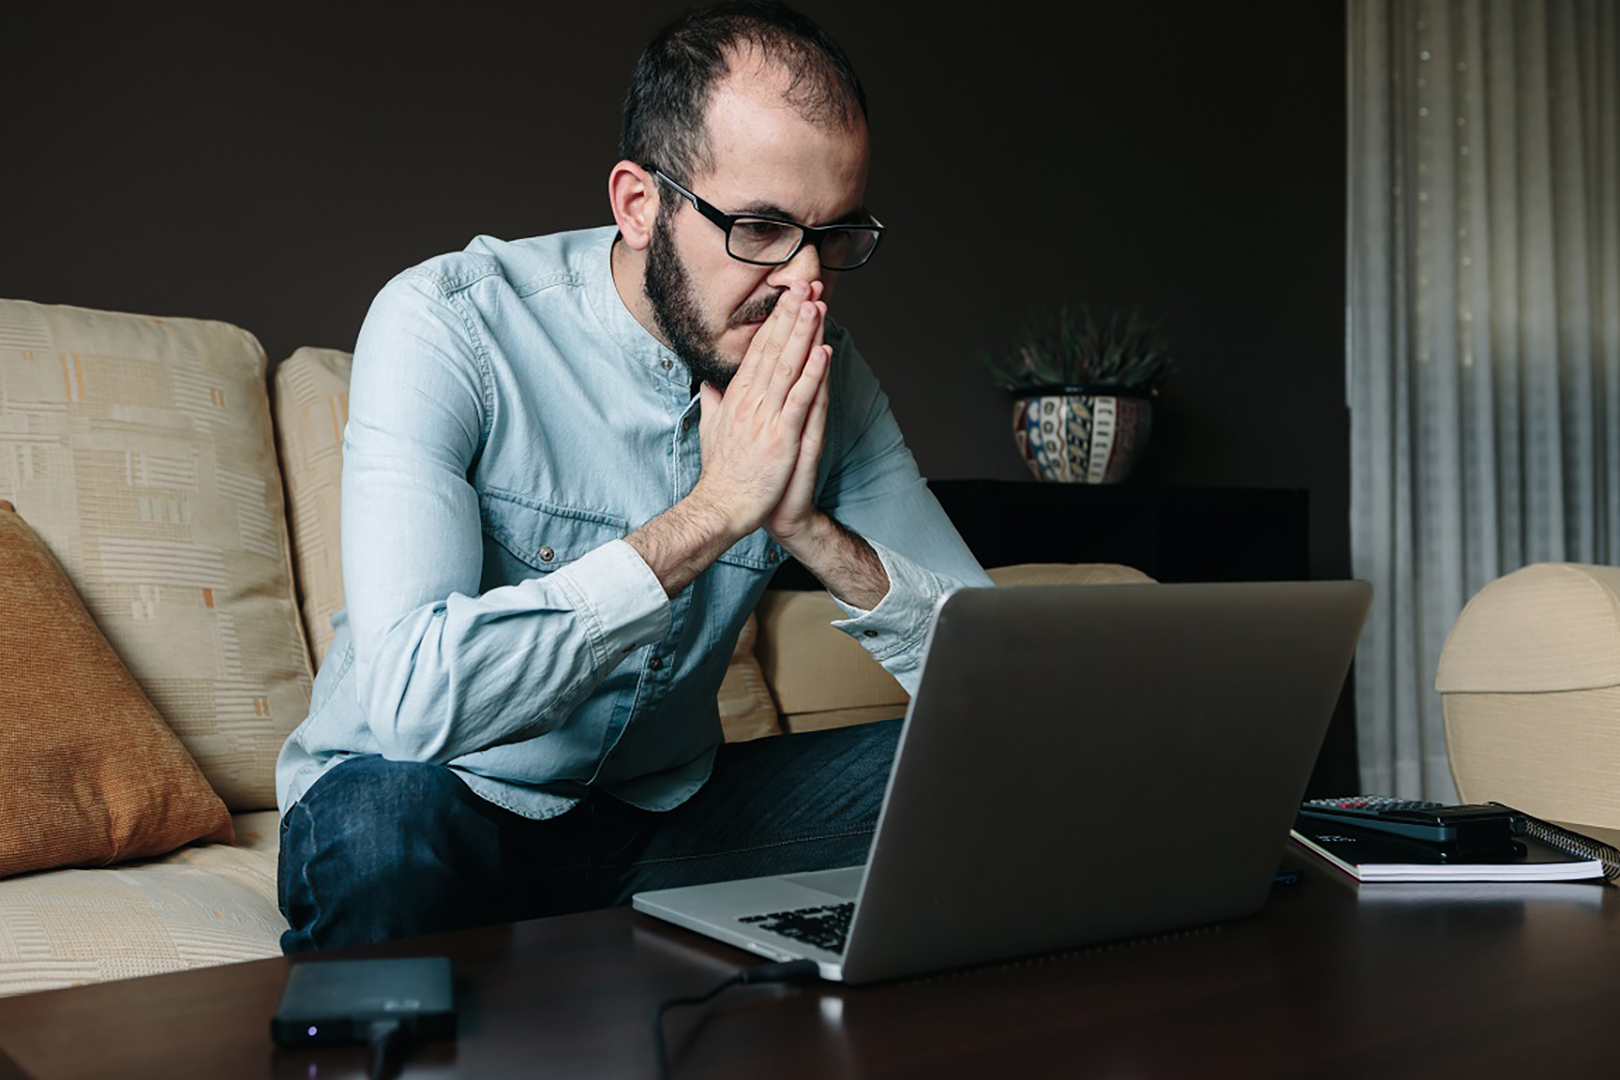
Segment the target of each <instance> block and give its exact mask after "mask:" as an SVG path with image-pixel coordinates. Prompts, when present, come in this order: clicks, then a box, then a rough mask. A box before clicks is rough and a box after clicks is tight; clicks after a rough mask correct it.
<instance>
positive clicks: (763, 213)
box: [732, 202, 872, 226]
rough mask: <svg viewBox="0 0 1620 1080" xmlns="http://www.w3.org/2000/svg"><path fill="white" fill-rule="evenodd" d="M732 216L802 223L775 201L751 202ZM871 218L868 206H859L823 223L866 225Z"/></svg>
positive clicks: (735, 211)
mask: <svg viewBox="0 0 1620 1080" xmlns="http://www.w3.org/2000/svg"><path fill="white" fill-rule="evenodd" d="M732 216H733V217H764V218H775V219H776V220H777V221H791V222H793V223H794V224H795V225H798V224H802V222H800V221H799V219H798V218H796V217H794V216H793V215H792V214H790V213H788V212H787V211H786V210H784V209H782V208H781V207H780V206H777V205H776V204H775V203H769V202H752V203H749V204H748V205H747V206H745V207H743V208H742V209H741V210H734V211H732ZM871 220H872V215H871V214H870V213H868V212H867V209H866V207H864V206H859V207H856V208H855V209H854V210H851V211H850V212H849V213H847V214H845V215H843V216H842V217H839V218H834V219H833V220H832V221H828V222H824V223H823V225H824V226H825V225H865V224H867V223H868V222H870V221H871Z"/></svg>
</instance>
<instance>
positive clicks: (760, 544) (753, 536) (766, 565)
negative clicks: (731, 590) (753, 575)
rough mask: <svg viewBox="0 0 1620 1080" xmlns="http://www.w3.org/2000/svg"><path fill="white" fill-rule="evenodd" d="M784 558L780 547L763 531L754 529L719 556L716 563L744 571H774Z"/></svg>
mask: <svg viewBox="0 0 1620 1080" xmlns="http://www.w3.org/2000/svg"><path fill="white" fill-rule="evenodd" d="M783 557H784V554H783V551H782V546H781V545H780V544H778V543H777V542H776V541H775V540H772V539H771V535H770V533H768V532H766V531H765V530H764V529H756V530H755V531H754V532H751V533H749V534H748V535H747V536H745V537H743V538H742V539H741V540H739V541H737V542H736V543H735V544H733V545H732V546H731V548H730V549H729V550H728V551H726V552H725V554H723V555H721V556H720V558H719V559H717V560H716V561H717V562H722V563H726V564H728V565H731V566H740V567H742V568H744V569H746V570H769V571H774V570H775V569H776V567H777V565H778V564H779V563H781V561H782V559H783Z"/></svg>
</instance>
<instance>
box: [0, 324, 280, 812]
mask: <svg viewBox="0 0 1620 1080" xmlns="http://www.w3.org/2000/svg"><path fill="white" fill-rule="evenodd" d="M0 499H6V500H9V501H10V502H12V503H14V504H15V505H16V507H17V510H18V512H19V514H20V515H21V516H22V518H23V519H24V520H25V521H27V522H28V524H29V525H30V526H31V527H32V528H33V530H34V532H35V533H36V534H37V535H38V536H39V537H40V538H41V539H43V540H44V542H45V544H46V545H47V546H48V547H49V548H50V550H51V552H52V554H53V555H55V557H56V559H57V561H58V562H60V563H61V564H62V566H63V567H64V569H65V570H66V571H67V573H68V576H69V578H70V579H71V580H72V582H73V585H74V587H75V588H76V589H77V590H78V592H79V594H80V596H81V597H82V599H83V600H84V602H85V606H86V607H87V608H88V609H89V611H90V613H91V615H92V616H93V617H94V619H95V621H96V624H97V625H98V626H99V627H100V629H101V631H102V633H103V634H105V635H106V637H107V639H108V640H109V641H110V642H111V643H112V644H113V647H114V648H115V649H116V651H117V653H118V655H119V656H120V657H121V658H122V659H123V661H124V663H125V665H126V666H127V667H128V668H129V670H130V672H131V674H133V675H134V677H135V679H136V681H137V682H138V683H139V684H140V686H141V688H142V690H144V691H145V693H146V695H147V696H148V697H149V698H150V699H151V700H152V702H153V704H155V705H156V706H157V708H158V711H159V712H160V713H161V714H162V716H163V718H164V719H165V720H166V721H167V723H168V725H169V727H170V728H171V729H172V730H173V731H174V733H175V734H176V735H177V736H179V738H180V740H181V742H182V743H183V744H184V745H185V747H186V749H187V750H188V751H189V752H190V754H191V756H192V757H193V758H194V759H195V760H196V762H197V764H198V765H199V766H200V767H201V768H202V771H203V774H204V775H205V776H206V777H207V778H208V781H209V783H210V784H211V785H213V787H214V790H215V791H217V792H218V793H219V795H220V796H221V797H222V798H223V799H224V800H225V803H226V805H227V806H229V807H230V808H231V809H232V810H257V809H267V808H270V807H274V806H275V759H276V755H277V754H278V753H279V752H280V750H281V744H282V743H283V742H284V741H285V739H286V737H287V735H288V733H289V732H291V731H292V729H293V728H294V727H295V726H296V725H297V724H298V723H299V722H300V721H302V720H303V718H304V715H305V713H306V712H307V711H308V708H309V694H310V685H311V679H312V667H311V665H310V662H309V653H308V650H307V648H306V647H305V643H304V634H303V629H302V627H301V625H300V623H299V619H298V606H297V602H296V599H295V597H294V592H293V570H292V560H291V555H290V552H289V548H288V535H287V526H286V519H285V515H284V512H283V498H282V488H281V478H280V471H279V469H278V468H277V465H276V452H275V443H274V439H273V436H272V432H271V419H270V409H269V404H268V400H267V396H266V393H265V356H264V350H263V349H262V348H260V346H259V343H258V341H257V340H255V339H254V337H253V336H252V335H251V334H249V333H247V332H245V331H243V330H240V329H238V328H236V327H234V326H229V325H227V324H225V323H220V322H209V321H205V320H200V319H160V318H152V317H149V316H144V315H124V314H114V313H111V312H103V311H90V310H86V309H83V308H73V307H61V306H54V305H45V304H35V303H29V302H26V301H19V300H0ZM5 617H7V618H27V617H28V613H6V614H5ZM41 663H51V664H65V665H66V669H65V670H63V671H62V677H63V678H64V679H71V678H73V672H72V670H71V663H70V661H69V658H64V657H42V658H41Z"/></svg>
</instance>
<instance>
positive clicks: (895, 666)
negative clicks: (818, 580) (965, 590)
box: [833, 539, 957, 694]
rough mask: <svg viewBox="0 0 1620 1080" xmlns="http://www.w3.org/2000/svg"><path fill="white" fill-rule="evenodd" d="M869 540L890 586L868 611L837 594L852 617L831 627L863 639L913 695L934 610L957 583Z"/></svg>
mask: <svg viewBox="0 0 1620 1080" xmlns="http://www.w3.org/2000/svg"><path fill="white" fill-rule="evenodd" d="M866 542H867V543H868V544H870V545H871V546H872V551H873V552H874V553H876V555H877V557H878V561H879V562H881V563H882V564H883V570H884V572H885V573H886V574H888V575H889V591H888V592H887V593H885V594H884V596H883V599H882V600H879V601H878V605H877V607H875V608H873V609H872V610H870V611H866V610H863V609H861V608H857V607H852V606H851V605H849V604H846V603H844V602H843V601H842V600H839V599H838V597H836V596H834V597H833V600H834V601H835V602H836V603H837V604H838V606H839V607H840V608H841V609H843V611H844V613H845V614H847V615H848V616H849V618H847V619H839V620H837V621H835V622H834V623H833V626H835V627H837V628H838V629H840V630H842V631H843V632H844V633H846V634H848V635H849V636H850V637H852V638H854V639H855V640H856V641H857V642H859V643H860V645H861V647H862V648H864V649H865V650H866V651H867V652H869V653H871V654H872V659H874V660H876V661H877V662H878V663H880V664H882V665H883V666H884V668H885V669H886V670H887V671H888V672H889V674H890V675H893V676H894V677H895V679H896V680H898V681H899V683H900V685H901V686H902V687H904V688H905V690H906V693H908V694H914V693H916V692H917V680H918V677H919V676H920V674H921V672H922V658H923V653H924V651H925V650H926V649H927V647H928V633H929V630H930V629H931V628H932V627H933V623H934V609H935V608H937V607H938V606H939V602H940V601H941V600H943V599H944V598H945V596H946V594H947V593H949V592H950V591H951V590H952V589H954V588H956V587H957V586H956V585H955V583H954V582H948V581H946V580H945V579H944V578H941V577H940V576H938V575H937V574H934V573H931V572H930V571H928V570H925V569H923V568H922V567H921V566H918V565H917V564H916V563H914V562H912V561H911V560H910V559H907V558H906V557H905V556H903V555H901V554H899V553H898V552H895V551H891V550H890V549H889V548H887V547H884V546H883V545H882V544H880V543H878V542H876V541H875V540H871V539H868V540H867V541H866Z"/></svg>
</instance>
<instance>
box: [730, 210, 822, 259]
mask: <svg viewBox="0 0 1620 1080" xmlns="http://www.w3.org/2000/svg"><path fill="white" fill-rule="evenodd" d="M802 234H803V230H801V229H800V228H799V227H798V226H797V225H790V224H788V223H787V222H785V221H772V220H770V219H769V218H738V219H737V220H736V221H734V222H732V225H731V232H730V233H728V234H727V235H726V250H727V251H729V252H731V255H732V257H733V258H737V259H744V260H746V261H748V262H755V263H778V262H786V261H787V260H788V258H789V257H790V256H792V254H793V250H794V249H795V248H796V247H798V246H799V237H800V236H801V235H802Z"/></svg>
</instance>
